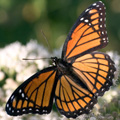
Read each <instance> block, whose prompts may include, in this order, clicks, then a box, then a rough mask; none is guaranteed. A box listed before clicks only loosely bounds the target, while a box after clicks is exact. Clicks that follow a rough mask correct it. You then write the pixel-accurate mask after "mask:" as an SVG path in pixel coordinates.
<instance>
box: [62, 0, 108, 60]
mask: <svg viewBox="0 0 120 120" xmlns="http://www.w3.org/2000/svg"><path fill="white" fill-rule="evenodd" d="M105 19H106V17H105V6H104V4H103V3H102V2H101V1H99V2H96V3H94V4H92V5H91V6H90V7H88V8H87V9H86V10H85V11H84V12H83V13H82V14H81V15H80V17H79V18H78V20H77V21H76V23H75V24H74V26H73V27H72V29H71V31H70V33H69V34H68V36H67V39H66V41H65V44H64V46H63V51H62V58H63V59H64V60H67V61H69V62H70V61H71V58H75V59H76V58H77V57H80V56H82V55H84V54H87V53H90V52H92V51H95V50H98V49H100V48H103V47H105V46H106V45H107V44H108V36H107V31H106V25H105Z"/></svg>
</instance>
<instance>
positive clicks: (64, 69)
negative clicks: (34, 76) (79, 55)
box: [51, 57, 71, 74]
mask: <svg viewBox="0 0 120 120" xmlns="http://www.w3.org/2000/svg"><path fill="white" fill-rule="evenodd" d="M51 59H52V60H53V64H54V65H55V66H56V67H57V69H58V71H59V72H61V73H62V74H68V73H69V72H70V69H71V64H70V63H67V62H66V61H64V60H62V59H60V58H57V57H52V58H51Z"/></svg>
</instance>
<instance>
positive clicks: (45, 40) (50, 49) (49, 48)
mask: <svg viewBox="0 0 120 120" xmlns="http://www.w3.org/2000/svg"><path fill="white" fill-rule="evenodd" d="M41 33H42V35H43V37H44V39H45V41H46V43H47V45H48V48H49V50H50V51H52V49H51V47H50V44H49V42H48V39H47V38H46V36H45V34H44V32H43V31H42V30H41Z"/></svg>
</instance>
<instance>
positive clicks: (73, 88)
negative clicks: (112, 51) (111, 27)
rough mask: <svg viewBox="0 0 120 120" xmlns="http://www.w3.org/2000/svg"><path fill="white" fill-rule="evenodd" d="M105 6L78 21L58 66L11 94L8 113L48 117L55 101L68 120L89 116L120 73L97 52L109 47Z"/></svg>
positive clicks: (88, 11) (93, 8)
mask: <svg viewBox="0 0 120 120" xmlns="http://www.w3.org/2000/svg"><path fill="white" fill-rule="evenodd" d="M105 19H106V17H105V6H104V4H103V3H102V2H101V1H98V2H96V3H94V4H92V5H91V6H89V7H88V8H87V9H86V10H85V11H84V12H83V13H82V14H81V15H80V16H79V18H78V19H77V21H76V23H75V24H74V26H73V27H72V29H71V31H70V32H69V34H68V36H67V39H66V41H65V43H64V46H63V51H62V57H61V59H59V58H57V57H52V58H51V59H52V61H53V63H55V65H54V66H52V67H48V68H45V69H43V70H41V71H39V72H37V73H36V74H35V75H33V76H32V77H30V78H28V79H27V80H26V81H25V82H24V83H22V84H21V85H20V86H19V87H18V88H17V89H16V90H15V91H14V92H13V94H12V95H11V97H10V98H9V100H8V102H7V104H6V111H7V113H8V114H9V115H11V116H17V115H22V114H27V113H38V114H48V113H50V112H51V109H52V105H53V99H55V104H56V107H57V108H58V110H59V112H60V113H61V114H63V115H65V116H66V117H68V118H70V117H71V118H76V117H77V116H79V115H81V114H88V113H89V112H90V111H91V109H92V108H93V106H94V104H96V102H97V97H98V96H102V95H103V94H104V93H105V91H107V90H108V89H109V88H110V86H111V85H112V84H113V82H112V79H113V78H114V72H115V71H116V69H115V66H114V62H113V61H112V60H111V58H110V57H109V56H108V55H107V54H105V53H101V52H95V50H98V49H101V48H103V47H105V46H106V45H107V44H108V36H107V31H106V25H105Z"/></svg>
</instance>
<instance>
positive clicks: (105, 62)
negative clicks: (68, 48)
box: [72, 52, 116, 96]
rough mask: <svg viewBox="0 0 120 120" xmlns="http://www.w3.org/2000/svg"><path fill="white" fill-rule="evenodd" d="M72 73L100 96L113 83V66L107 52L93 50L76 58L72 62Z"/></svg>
mask: <svg viewBox="0 0 120 120" xmlns="http://www.w3.org/2000/svg"><path fill="white" fill-rule="evenodd" d="M72 66H73V70H74V73H75V74H76V75H77V76H79V78H80V79H81V81H82V82H83V83H84V84H85V85H86V86H87V87H88V89H89V90H90V91H92V93H93V94H95V95H98V96H102V95H103V94H104V92H105V91H107V90H108V89H109V88H110V86H111V85H112V84H113V82H112V79H113V78H114V72H115V70H116V69H115V66H114V62H113V61H112V60H111V59H110V57H109V56H108V55H107V54H104V53H101V52H93V53H90V54H86V55H84V56H82V57H80V58H77V59H76V60H75V61H74V63H73V64H72Z"/></svg>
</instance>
